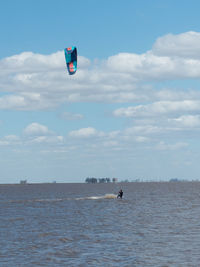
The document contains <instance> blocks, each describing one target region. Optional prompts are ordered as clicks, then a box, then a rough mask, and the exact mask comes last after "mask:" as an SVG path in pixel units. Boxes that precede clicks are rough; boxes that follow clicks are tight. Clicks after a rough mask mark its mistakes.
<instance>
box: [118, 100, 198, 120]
mask: <svg viewBox="0 0 200 267" xmlns="http://www.w3.org/2000/svg"><path fill="white" fill-rule="evenodd" d="M194 111H200V100H183V101H158V102H154V103H152V104H146V105H138V106H133V107H127V108H119V109H116V110H115V111H114V112H113V115H114V116H116V117H141V116H147V117H148V116H155V115H163V114H169V113H176V112H177V113H178V112H194Z"/></svg>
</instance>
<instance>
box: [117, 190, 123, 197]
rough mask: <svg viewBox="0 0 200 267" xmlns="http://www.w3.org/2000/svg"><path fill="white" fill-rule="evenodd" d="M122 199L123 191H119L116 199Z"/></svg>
mask: <svg viewBox="0 0 200 267" xmlns="http://www.w3.org/2000/svg"><path fill="white" fill-rule="evenodd" d="M122 197H123V191H122V189H120V190H119V193H118V195H117V198H122Z"/></svg>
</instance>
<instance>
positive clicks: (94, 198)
mask: <svg viewBox="0 0 200 267" xmlns="http://www.w3.org/2000/svg"><path fill="white" fill-rule="evenodd" d="M115 198H117V195H115V194H105V195H102V196H91V197H79V198H52V199H51V198H46V199H15V200H9V201H0V203H1V204H2V203H13V204H14V203H34V202H41V203H42V202H43V203H45V202H46V203H49V202H61V201H66V200H87V199H89V200H98V199H115Z"/></svg>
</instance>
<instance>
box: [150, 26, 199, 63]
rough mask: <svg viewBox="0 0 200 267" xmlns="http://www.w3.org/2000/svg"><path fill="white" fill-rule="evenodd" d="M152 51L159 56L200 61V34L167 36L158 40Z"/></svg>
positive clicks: (190, 33)
mask: <svg viewBox="0 0 200 267" xmlns="http://www.w3.org/2000/svg"><path fill="white" fill-rule="evenodd" d="M152 51H153V53H154V54H155V55H158V56H167V57H182V58H191V59H195V60H196V59H197V58H198V59H200V33H199V32H193V31H190V32H185V33H181V34H178V35H174V34H167V35H165V36H163V37H160V38H158V39H157V40H156V42H155V44H154V45H153V49H152Z"/></svg>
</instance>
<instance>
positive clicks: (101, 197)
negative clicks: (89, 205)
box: [76, 194, 117, 200]
mask: <svg viewBox="0 0 200 267" xmlns="http://www.w3.org/2000/svg"><path fill="white" fill-rule="evenodd" d="M114 198H117V195H115V194H105V195H103V196H92V197H80V198H76V200H84V199H91V200H96V199H114Z"/></svg>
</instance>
